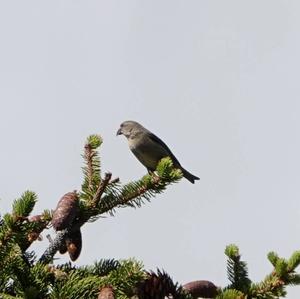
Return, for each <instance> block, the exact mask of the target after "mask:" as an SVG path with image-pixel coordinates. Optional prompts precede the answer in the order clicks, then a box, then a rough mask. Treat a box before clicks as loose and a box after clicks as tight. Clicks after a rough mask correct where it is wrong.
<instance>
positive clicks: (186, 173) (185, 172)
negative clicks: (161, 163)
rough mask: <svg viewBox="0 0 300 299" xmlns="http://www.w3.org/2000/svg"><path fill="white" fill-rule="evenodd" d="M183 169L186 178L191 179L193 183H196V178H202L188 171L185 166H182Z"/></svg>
mask: <svg viewBox="0 0 300 299" xmlns="http://www.w3.org/2000/svg"><path fill="white" fill-rule="evenodd" d="M181 171H182V174H183V177H184V178H186V179H187V180H188V181H190V182H191V183H192V184H194V183H195V181H196V180H200V178H198V177H197V176H195V175H193V174H191V173H190V172H188V171H187V170H185V169H184V168H181Z"/></svg>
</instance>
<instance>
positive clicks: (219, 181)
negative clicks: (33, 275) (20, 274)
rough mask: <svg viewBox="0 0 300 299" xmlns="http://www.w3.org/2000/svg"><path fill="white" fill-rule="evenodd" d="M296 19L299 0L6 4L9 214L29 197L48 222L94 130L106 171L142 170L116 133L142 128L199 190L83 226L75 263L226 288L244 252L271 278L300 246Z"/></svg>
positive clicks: (294, 294) (3, 171) (179, 188)
mask: <svg viewBox="0 0 300 299" xmlns="http://www.w3.org/2000/svg"><path fill="white" fill-rule="evenodd" d="M299 13H300V3H299V1H292V0H291V1H279V0H265V1H258V0H252V1H238V0H236V1H232V0H229V1H211V0H209V1H208V0H207V1H200V0H198V1H174V0H167V1H141V0H136V1H67V0H66V1H31V0H27V1H1V2H0V38H1V47H0V101H1V109H0V136H1V141H2V146H1V149H2V151H1V155H0V165H1V168H0V181H1V188H0V198H1V201H0V207H1V212H3V211H9V210H10V207H11V203H12V201H13V199H15V198H17V197H18V196H19V195H20V194H21V193H22V192H23V191H24V190H26V189H31V190H34V191H36V192H37V193H38V195H39V199H40V200H39V202H38V205H37V207H36V209H35V212H36V213H38V212H40V211H41V210H42V209H44V208H54V207H55V206H56V203H57V201H58V199H59V198H60V197H61V196H62V195H63V194H64V193H66V192H68V191H71V190H73V189H74V188H75V189H76V188H77V189H78V188H79V187H80V184H81V178H82V176H81V166H82V160H81V156H80V155H81V153H82V147H83V143H84V141H85V138H86V137H87V136H88V135H89V134H91V133H100V134H101V135H102V136H103V138H104V144H103V147H102V152H101V153H102V154H101V158H102V162H103V167H102V169H103V170H104V171H108V170H109V171H111V172H112V173H113V175H114V176H119V177H120V178H121V180H122V181H123V182H128V181H130V180H133V179H137V178H139V177H141V176H142V175H144V174H145V169H144V168H143V166H142V165H141V164H139V162H138V161H137V160H136V159H135V158H134V157H133V155H132V154H131V153H130V151H129V150H128V147H127V143H126V141H125V138H122V137H119V138H117V137H116V136H115V133H116V130H117V129H118V126H119V124H120V123H121V122H122V121H124V120H127V119H133V120H137V121H140V122H141V123H142V124H144V125H145V126H146V127H147V128H149V129H150V130H151V131H153V132H155V133H156V134H157V135H158V136H160V137H161V138H162V139H163V140H164V141H165V142H166V143H167V144H168V145H169V146H170V148H171V149H172V150H173V152H174V153H175V155H176V156H177V157H178V159H179V160H180V161H181V163H182V164H183V165H184V167H186V168H187V169H188V170H190V171H191V172H192V173H195V174H196V175H198V176H200V177H201V181H200V182H197V183H196V184H195V185H192V184H190V183H189V182H187V181H186V180H182V181H181V182H180V183H179V184H177V185H174V186H171V187H170V188H169V189H168V190H167V191H166V192H165V193H164V194H162V195H160V196H158V197H157V198H156V199H154V200H153V201H152V202H151V203H150V204H147V205H145V206H143V207H142V208H141V209H138V210H133V209H123V210H121V211H118V213H117V215H116V217H114V218H106V219H103V220H100V221H98V222H97V223H94V224H88V225H86V226H85V227H84V229H83V239H84V246H83V250H82V253H81V256H80V258H79V260H78V262H77V264H87V263H92V262H93V261H94V260H96V259H100V258H112V257H114V258H128V257H136V258H137V259H139V260H142V261H143V262H144V264H145V267H146V269H155V268H156V267H159V268H164V269H165V270H166V271H167V272H168V273H170V275H171V276H172V277H173V278H174V279H175V280H177V281H179V282H181V283H185V282H187V281H191V280H194V279H209V280H212V281H213V282H215V283H216V284H218V285H222V286H224V285H225V284H226V283H227V278H226V271H225V268H226V263H225V256H224V253H223V251H224V249H225V246H226V245H227V244H230V243H236V244H237V245H238V246H239V247H240V250H241V252H242V254H243V258H244V259H245V260H246V261H247V262H248V266H249V273H250V277H251V278H252V279H253V280H255V281H257V280H260V279H262V278H263V277H264V275H265V274H267V273H268V272H269V271H270V270H271V266H270V263H269V262H268V261H267V258H266V255H267V253H268V252H269V251H271V250H275V251H277V252H278V253H279V254H280V255H282V256H284V257H288V256H290V254H291V253H292V252H293V251H294V250H297V249H300V238H299V232H300V223H299V218H300V203H299V195H300V189H299V179H300V172H299V168H300V158H299V153H300V141H299V126H300V118H299V112H300V109H299V108H300V103H299V94H300V84H299V69H300V54H299V53H300V34H299V28H300V19H299ZM38 245H39V246H38V252H40V253H41V252H42V250H43V249H44V248H45V246H46V245H47V241H46V240H44V242H42V243H40V244H38ZM65 260H66V259H64V258H62V259H61V261H62V262H64V261H65ZM299 294H300V288H299V287H298V288H297V289H296V288H294V289H292V290H291V291H290V293H289V295H288V297H287V298H289V299H296V298H298V297H299Z"/></svg>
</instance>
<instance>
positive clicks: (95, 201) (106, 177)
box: [92, 172, 112, 207]
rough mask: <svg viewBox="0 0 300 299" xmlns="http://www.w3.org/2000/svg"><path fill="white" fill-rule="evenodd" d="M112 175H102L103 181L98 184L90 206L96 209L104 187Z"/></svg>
mask: <svg viewBox="0 0 300 299" xmlns="http://www.w3.org/2000/svg"><path fill="white" fill-rule="evenodd" d="M111 176H112V174H111V173H110V172H106V173H105V175H104V179H103V180H102V181H101V183H100V184H99V186H98V188H97V191H96V193H95V195H94V197H93V199H92V205H93V206H94V207H96V206H97V205H98V203H99V201H100V199H101V196H102V194H103V192H104V191H105V188H106V186H107V185H108V183H109V181H110V179H111Z"/></svg>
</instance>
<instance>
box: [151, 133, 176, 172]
mask: <svg viewBox="0 0 300 299" xmlns="http://www.w3.org/2000/svg"><path fill="white" fill-rule="evenodd" d="M149 138H150V139H151V140H152V141H153V142H155V143H158V144H159V145H161V146H162V147H163V148H164V149H165V150H166V152H167V153H168V156H169V157H170V158H171V160H172V161H173V164H174V166H176V167H178V166H180V167H181V165H180V163H179V161H178V160H177V158H176V157H175V156H174V155H173V153H172V152H171V150H170V149H169V147H168V146H167V145H166V144H165V143H164V142H163V141H162V140H161V139H160V138H158V137H157V136H156V135H154V134H153V133H151V132H149Z"/></svg>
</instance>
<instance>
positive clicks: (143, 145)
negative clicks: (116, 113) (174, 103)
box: [117, 120, 199, 184]
mask: <svg viewBox="0 0 300 299" xmlns="http://www.w3.org/2000/svg"><path fill="white" fill-rule="evenodd" d="M117 135H124V136H125V137H126V138H127V140H128V144H129V148H130V149H131V151H132V152H133V154H134V155H135V156H136V157H137V158H138V160H139V161H140V162H141V163H142V164H143V165H144V166H145V167H146V168H147V169H148V171H154V170H155V169H156V167H157V164H158V162H159V161H160V160H161V159H162V158H165V157H170V158H171V160H172V162H173V165H174V167H176V168H179V169H180V170H181V171H182V173H183V176H184V177H185V178H186V179H187V180H189V181H190V182H191V183H193V184H194V182H195V180H199V178H198V177H196V176H194V175H193V174H191V173H190V172H188V171H187V170H185V169H184V168H183V167H182V166H181V165H180V163H179V161H178V160H177V158H176V157H175V156H174V155H173V153H172V152H171V150H170V149H169V148H168V146H167V145H166V144H165V143H164V142H163V141H162V140H161V139H159V138H158V137H157V136H156V135H154V134H153V133H151V132H150V131H149V130H147V129H146V128H144V127H143V126H142V125H141V124H139V123H137V122H135V121H131V120H129V121H125V122H123V123H122V124H121V125H120V128H119V130H118V131H117Z"/></svg>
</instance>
